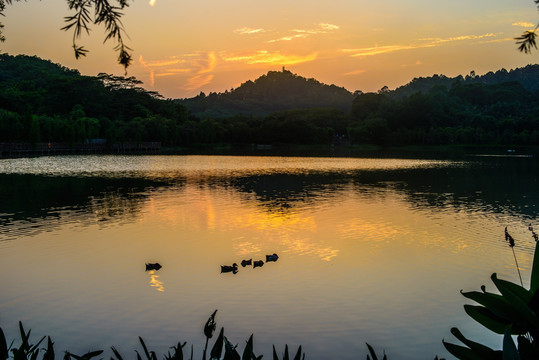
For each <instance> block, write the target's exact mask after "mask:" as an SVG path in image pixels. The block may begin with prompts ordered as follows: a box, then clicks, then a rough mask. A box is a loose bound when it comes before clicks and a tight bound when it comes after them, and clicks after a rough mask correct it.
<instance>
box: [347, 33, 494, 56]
mask: <svg viewBox="0 0 539 360" xmlns="http://www.w3.org/2000/svg"><path fill="white" fill-rule="evenodd" d="M498 35H499V34H493V33H488V34H482V35H461V36H454V37H448V38H422V39H418V42H417V43H412V44H405V45H386V46H375V47H367V48H358V49H342V50H341V51H342V52H344V53H348V54H350V56H352V57H360V56H374V55H381V54H387V53H393V52H396V51H403V50H413V49H421V48H429V47H436V46H441V45H443V44H447V43H452V42H463V41H474V40H483V39H490V40H489V41H495V40H497V39H494V38H496V37H497V36H498ZM482 42H485V41H482Z"/></svg>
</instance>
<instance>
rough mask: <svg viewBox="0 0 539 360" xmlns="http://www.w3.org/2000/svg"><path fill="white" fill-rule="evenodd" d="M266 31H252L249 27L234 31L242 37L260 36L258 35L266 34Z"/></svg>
mask: <svg viewBox="0 0 539 360" xmlns="http://www.w3.org/2000/svg"><path fill="white" fill-rule="evenodd" d="M265 31H266V30H264V29H251V28H247V27H244V28H241V29H236V30H234V32H235V33H237V34H240V35H251V34H258V33H262V32H265Z"/></svg>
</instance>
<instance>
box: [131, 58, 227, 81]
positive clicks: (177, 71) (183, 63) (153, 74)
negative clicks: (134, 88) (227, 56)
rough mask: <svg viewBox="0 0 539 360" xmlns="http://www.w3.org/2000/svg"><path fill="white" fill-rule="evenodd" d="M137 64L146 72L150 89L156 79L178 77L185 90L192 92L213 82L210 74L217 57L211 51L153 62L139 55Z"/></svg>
mask: <svg viewBox="0 0 539 360" xmlns="http://www.w3.org/2000/svg"><path fill="white" fill-rule="evenodd" d="M184 58H187V60H186V59H184ZM138 62H139V64H140V65H141V66H142V67H143V68H144V69H146V70H147V71H148V74H149V78H150V85H151V86H152V87H153V86H155V80H156V78H163V77H170V76H179V77H180V79H183V80H179V81H183V82H185V86H184V87H185V88H186V89H187V90H194V89H197V88H199V87H201V86H204V85H207V84H209V83H210V82H211V81H212V80H213V77H214V75H213V74H212V73H213V71H214V69H215V66H216V63H217V57H216V55H215V52H213V51H211V52H209V53H197V54H185V55H182V56H181V57H172V58H169V59H164V60H153V61H146V60H144V58H143V57H142V55H141V56H140V57H139V59H138Z"/></svg>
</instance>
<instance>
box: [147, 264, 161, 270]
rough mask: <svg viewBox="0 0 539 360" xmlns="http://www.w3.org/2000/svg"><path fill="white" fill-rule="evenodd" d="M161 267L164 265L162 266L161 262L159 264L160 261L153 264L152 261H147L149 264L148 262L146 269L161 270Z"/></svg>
mask: <svg viewBox="0 0 539 360" xmlns="http://www.w3.org/2000/svg"><path fill="white" fill-rule="evenodd" d="M161 268H162V266H161V264H159V263H154V264H152V263H147V264H146V271H150V270H159V269H161Z"/></svg>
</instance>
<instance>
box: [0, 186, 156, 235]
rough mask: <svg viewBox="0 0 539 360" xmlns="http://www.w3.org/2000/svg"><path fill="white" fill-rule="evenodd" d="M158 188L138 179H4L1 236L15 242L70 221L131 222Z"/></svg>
mask: <svg viewBox="0 0 539 360" xmlns="http://www.w3.org/2000/svg"><path fill="white" fill-rule="evenodd" d="M155 186H158V184H157V183H156V182H155V181H150V180H147V179H136V178H129V179H113V178H91V177H47V176H36V175H0V203H1V204H2V208H1V211H0V226H1V229H2V230H1V231H0V236H2V237H3V236H6V237H7V238H13V237H16V236H18V235H23V234H29V233H35V232H39V231H42V230H50V229H51V228H54V227H56V226H60V225H65V224H67V223H80V224H83V225H87V224H93V223H95V222H96V221H99V222H106V221H111V220H114V221H118V220H120V219H123V220H126V221H131V220H133V219H135V218H136V217H137V216H138V214H139V212H140V209H141V206H142V204H143V203H144V201H145V199H146V198H147V196H148V195H147V192H148V190H149V189H151V188H153V187H155ZM15 223H17V225H16V226H12V225H13V224H15Z"/></svg>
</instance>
